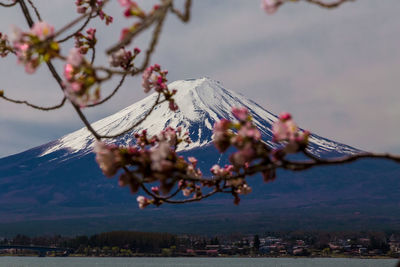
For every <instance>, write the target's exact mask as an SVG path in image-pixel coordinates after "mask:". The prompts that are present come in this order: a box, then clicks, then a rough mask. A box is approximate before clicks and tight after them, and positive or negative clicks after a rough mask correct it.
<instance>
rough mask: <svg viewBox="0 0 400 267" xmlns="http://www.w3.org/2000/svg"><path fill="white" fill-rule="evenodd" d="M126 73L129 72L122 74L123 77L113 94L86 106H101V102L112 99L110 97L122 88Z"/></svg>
mask: <svg viewBox="0 0 400 267" xmlns="http://www.w3.org/2000/svg"><path fill="white" fill-rule="evenodd" d="M126 75H127V74H125V75H123V76H122V78H121V80H120V81H119V83H118V85H117V87H115V89H114V90H113V91H112V92H111V94H109V95H108V96H107V97H105V98H104V99H103V100H101V101H99V102H97V103H94V104H90V105H87V106H86V107H87V108H91V107H96V106H99V105H101V104H103V103H105V102H107V101H108V100H110V99H111V98H112V97H113V96H114V95H115V94H116V93H117V92H118V90H119V89H120V88H121V86H122V85H123V84H124V81H125V78H126Z"/></svg>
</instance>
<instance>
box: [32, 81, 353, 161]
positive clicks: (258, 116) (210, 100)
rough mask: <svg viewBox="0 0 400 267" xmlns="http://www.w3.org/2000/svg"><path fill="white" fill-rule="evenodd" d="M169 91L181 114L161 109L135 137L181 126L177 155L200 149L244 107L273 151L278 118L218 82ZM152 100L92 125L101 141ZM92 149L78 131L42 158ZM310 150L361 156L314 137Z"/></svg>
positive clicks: (128, 138)
mask: <svg viewBox="0 0 400 267" xmlns="http://www.w3.org/2000/svg"><path fill="white" fill-rule="evenodd" d="M169 88H171V89H176V90H177V94H176V96H175V100H176V103H177V104H178V105H179V110H178V111H177V112H174V111H171V110H170V109H169V108H168V105H167V104H160V105H158V106H156V107H155V108H154V111H153V112H152V113H151V114H150V116H149V117H148V118H147V119H146V120H145V121H144V122H143V123H141V124H140V125H139V127H137V128H136V129H134V132H140V131H142V130H143V129H147V131H148V133H149V134H151V135H155V134H157V133H159V132H160V131H162V130H163V129H165V128H166V127H167V126H171V127H174V128H176V127H179V126H180V127H182V129H183V131H184V132H185V131H187V132H189V134H190V137H191V139H192V141H193V142H192V143H191V144H186V145H185V146H182V147H180V148H179V150H180V151H182V150H190V149H193V148H200V147H203V146H206V145H208V144H210V143H211V142H212V138H211V137H212V129H213V125H214V123H215V122H216V121H218V120H220V119H221V118H227V119H234V118H233V116H232V114H231V112H230V110H231V108H232V107H233V106H237V107H246V108H247V109H248V110H249V111H250V112H251V114H252V116H253V118H254V122H255V124H256V125H257V127H258V128H259V129H260V131H261V133H262V135H263V139H264V140H265V141H266V142H268V143H270V144H271V145H273V144H272V143H271V142H270V140H271V124H272V123H273V122H274V121H275V120H276V119H277V117H276V116H275V115H273V114H272V113H270V112H268V111H267V110H265V109H264V108H262V107H261V106H259V105H258V104H256V103H255V102H254V101H252V100H249V99H247V98H245V97H244V96H242V95H240V94H237V93H235V92H233V91H230V90H227V89H225V88H224V87H223V86H222V84H221V83H220V82H218V81H214V80H212V79H209V78H201V79H192V80H181V81H175V82H173V83H170V84H169ZM156 98H157V94H156V93H154V94H152V95H149V96H148V97H146V98H144V99H143V100H141V101H139V102H137V103H135V104H133V105H131V106H129V107H127V108H125V109H123V110H121V111H119V112H117V113H115V114H114V115H111V116H109V117H106V118H104V119H102V120H99V121H97V122H95V123H93V125H92V126H93V128H94V129H96V130H97V131H98V132H99V133H100V134H101V135H115V134H117V133H120V132H123V131H124V129H128V128H130V126H131V125H133V124H135V123H136V122H137V121H139V120H140V119H142V118H143V117H144V116H145V115H146V113H147V111H148V110H149V109H150V107H151V106H152V105H153V103H154V102H155V100H156ZM132 133H133V131H130V132H128V133H126V134H124V135H122V136H120V137H118V138H117V140H115V142H117V143H119V144H122V145H128V144H131V143H132V141H133V134H132ZM93 144H94V137H93V136H92V134H91V133H90V132H89V131H88V130H87V129H86V128H82V129H80V130H78V131H75V132H73V133H71V134H68V135H66V136H64V137H62V138H61V139H59V140H57V141H56V142H55V143H54V144H52V145H51V146H49V147H48V148H47V149H46V150H45V151H43V153H42V154H41V155H40V156H44V155H47V154H50V153H52V152H55V151H59V150H63V149H67V150H68V151H69V152H70V153H77V152H79V153H89V152H90V151H91V149H92V147H93ZM310 147H311V149H312V151H313V153H314V154H317V155H321V154H322V155H324V154H329V153H335V154H352V153H355V152H358V151H359V150H357V149H354V148H352V147H349V146H346V145H343V144H339V143H336V142H333V141H330V140H328V139H325V138H322V137H319V136H317V135H313V136H312V137H311V138H310Z"/></svg>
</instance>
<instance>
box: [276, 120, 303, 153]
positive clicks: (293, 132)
mask: <svg viewBox="0 0 400 267" xmlns="http://www.w3.org/2000/svg"><path fill="white" fill-rule="evenodd" d="M272 134H273V141H274V142H277V143H280V142H283V143H284V144H285V147H284V152H285V153H296V152H298V151H300V150H302V149H304V148H305V147H306V146H307V144H308V138H309V136H310V132H309V131H301V130H300V129H299V128H298V127H297V125H296V123H295V122H294V121H293V119H292V116H291V115H290V114H289V113H281V114H280V115H279V119H278V120H277V121H276V122H275V123H274V124H273V125H272Z"/></svg>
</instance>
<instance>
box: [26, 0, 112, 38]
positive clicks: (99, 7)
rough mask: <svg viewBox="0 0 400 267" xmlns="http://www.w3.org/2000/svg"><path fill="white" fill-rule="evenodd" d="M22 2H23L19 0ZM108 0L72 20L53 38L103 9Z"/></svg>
mask: <svg viewBox="0 0 400 267" xmlns="http://www.w3.org/2000/svg"><path fill="white" fill-rule="evenodd" d="M21 1H23V0H21ZM108 1H109V0H104V1H103V3H102V4H101V5H99V6H98V7H97V8H96V9H95V10H91V11H90V12H88V13H85V14H82V15H81V16H79V17H77V18H76V19H74V20H73V21H71V22H70V23H68V24H67V25H65V26H64V27H62V28H61V29H60V30H58V31H57V32H56V33H55V34H54V35H53V38H55V37H57V36H59V35H60V34H62V33H63V32H65V31H67V30H68V29H70V28H71V27H73V26H74V25H75V24H77V23H79V22H80V21H81V20H83V19H85V18H86V17H88V16H89V17H91V16H92V14H93V12H97V11H99V10H100V9H102V8H103V6H105V5H106V4H107V2H108Z"/></svg>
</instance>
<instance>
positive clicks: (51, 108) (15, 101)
mask: <svg viewBox="0 0 400 267" xmlns="http://www.w3.org/2000/svg"><path fill="white" fill-rule="evenodd" d="M0 97H1V98H3V99H4V100H6V101H8V102H12V103H15V104H24V105H27V106H29V107H31V108H34V109H38V110H42V111H50V110H55V109H59V108H61V107H62V106H64V104H65V101H66V97H64V98H63V99H62V100H61V102H60V104H57V105H55V106H50V107H43V106H38V105H35V104H31V103H29V102H28V101H25V100H15V99H11V98H8V97H6V96H5V95H0Z"/></svg>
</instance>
